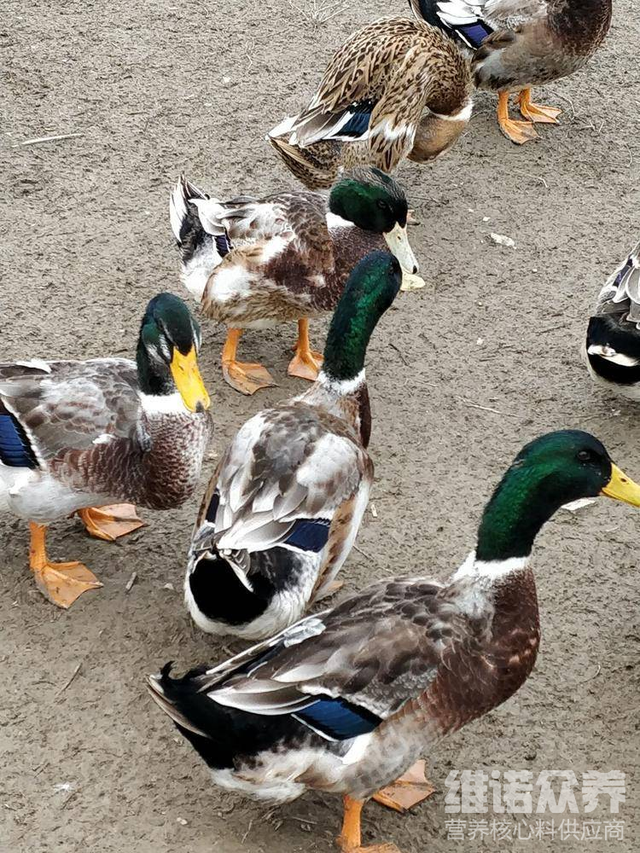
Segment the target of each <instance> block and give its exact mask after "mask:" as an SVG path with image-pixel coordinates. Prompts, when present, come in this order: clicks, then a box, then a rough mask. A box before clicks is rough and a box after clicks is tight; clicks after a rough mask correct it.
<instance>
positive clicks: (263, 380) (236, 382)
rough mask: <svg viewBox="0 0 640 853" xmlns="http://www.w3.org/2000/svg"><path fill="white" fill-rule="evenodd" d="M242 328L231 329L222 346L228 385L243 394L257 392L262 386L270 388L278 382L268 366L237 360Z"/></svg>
mask: <svg viewBox="0 0 640 853" xmlns="http://www.w3.org/2000/svg"><path fill="white" fill-rule="evenodd" d="M241 335H242V329H229V330H228V332H227V340H226V341H225V343H224V347H223V348H222V375H223V376H224V379H225V382H226V383H227V385H231V387H232V388H235V390H236V391H239V392H240V393H241V394H247V395H248V396H250V395H251V394H255V393H256V391H259V390H260V389H261V388H270V387H271V386H272V385H275V384H276V383H275V382H274V380H273V376H272V375H271V374H270V373H269V371H268V370H267V368H266V367H263V366H262V365H261V364H258V363H257V362H255V361H247V362H242V361H236V353H237V351H238V343H239V342H240V337H241Z"/></svg>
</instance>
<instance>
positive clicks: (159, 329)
mask: <svg viewBox="0 0 640 853" xmlns="http://www.w3.org/2000/svg"><path fill="white" fill-rule="evenodd" d="M200 341H201V337H200V326H199V325H198V323H197V322H196V321H195V320H194V319H193V317H192V316H191V312H190V311H189V309H188V308H187V306H186V305H185V303H184V302H183V301H182V299H180V298H179V297H177V296H174V295H173V294H171V293H160V294H158V296H154V298H153V299H152V300H151V301H150V302H149V304H148V305H147V308H146V310H145V313H144V316H143V318H142V323H141V324H140V336H139V338H138V349H137V353H136V362H137V366H138V380H139V382H140V388H141V390H142V391H143V393H145V394H151V395H156V396H162V395H168V394H173V393H175V392H176V391H178V392H179V393H180V396H181V397H182V400H183V402H184V404H185V406H186V407H187V408H188V409H189V410H190V411H192V412H195V411H201V410H204V409H207V408H208V407H209V402H210V401H209V395H208V394H207V390H206V388H205V387H204V383H203V381H202V377H201V376H200V371H199V370H198V359H197V356H198V351H199V349H200Z"/></svg>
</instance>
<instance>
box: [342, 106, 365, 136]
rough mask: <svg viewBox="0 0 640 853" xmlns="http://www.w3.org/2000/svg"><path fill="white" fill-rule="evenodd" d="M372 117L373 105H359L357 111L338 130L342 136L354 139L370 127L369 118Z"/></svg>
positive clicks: (362, 134)
mask: <svg viewBox="0 0 640 853" xmlns="http://www.w3.org/2000/svg"><path fill="white" fill-rule="evenodd" d="M370 119H371V107H369V106H367V105H363V106H361V107H358V109H357V111H356V112H355V113H354V114H353V115H352V116H351V118H350V119H349V121H348V122H347V123H346V124H345V125H344V126H343V127H341V128H340V130H339V131H338V133H339V135H340V136H348V137H351V138H352V139H358V138H359V137H360V136H364V134H365V133H366V132H367V130H368V129H369V120H370Z"/></svg>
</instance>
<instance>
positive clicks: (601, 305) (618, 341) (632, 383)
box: [584, 243, 640, 400]
mask: <svg viewBox="0 0 640 853" xmlns="http://www.w3.org/2000/svg"><path fill="white" fill-rule="evenodd" d="M584 355H585V360H586V364H587V369H588V370H589V373H590V374H591V377H592V378H593V380H594V381H595V382H597V383H598V384H599V385H603V386H604V387H606V388H609V389H610V390H611V391H614V392H615V393H617V394H621V395H622V396H623V397H629V398H630V399H632V400H640V243H638V245H637V246H636V247H635V248H634V249H633V250H632V252H631V253H630V254H629V256H628V257H627V258H626V260H625V261H624V262H623V263H622V264H621V265H620V266H619V267H618V269H617V270H616V271H615V272H614V273H613V275H612V276H611V277H610V278H609V280H608V281H607V283H606V284H605V286H604V287H603V288H602V290H601V291H600V295H599V296H598V304H597V305H596V313H595V315H594V316H593V317H591V319H590V320H589V327H588V329H587V338H586V344H585V352H584Z"/></svg>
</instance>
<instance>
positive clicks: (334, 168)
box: [267, 136, 342, 190]
mask: <svg viewBox="0 0 640 853" xmlns="http://www.w3.org/2000/svg"><path fill="white" fill-rule="evenodd" d="M267 141H268V142H269V144H270V145H271V147H272V148H273V149H274V151H275V152H276V153H277V155H278V156H279V157H280V159H281V160H282V161H283V162H284V164H285V166H286V167H287V169H288V170H289V171H290V172H291V174H292V175H294V177H296V178H297V179H298V180H299V181H301V182H302V183H303V184H304V185H305V187H307V189H310V190H319V189H328V188H329V187H331V186H333V184H334V183H335V181H336V179H337V177H338V172H339V169H340V165H341V162H342V156H341V155H342V143H340V142H335V141H333V140H328V141H326V142H316V143H313V144H312V145H310V146H309V147H308V148H304V149H302V148H299V147H298V146H297V145H295V144H292V143H291V142H289V141H288V140H286V139H284V138H282V137H274V136H267Z"/></svg>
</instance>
